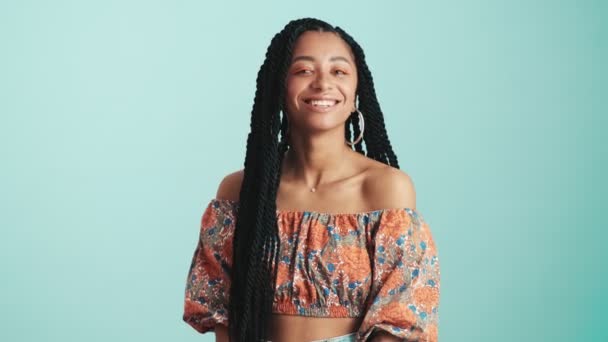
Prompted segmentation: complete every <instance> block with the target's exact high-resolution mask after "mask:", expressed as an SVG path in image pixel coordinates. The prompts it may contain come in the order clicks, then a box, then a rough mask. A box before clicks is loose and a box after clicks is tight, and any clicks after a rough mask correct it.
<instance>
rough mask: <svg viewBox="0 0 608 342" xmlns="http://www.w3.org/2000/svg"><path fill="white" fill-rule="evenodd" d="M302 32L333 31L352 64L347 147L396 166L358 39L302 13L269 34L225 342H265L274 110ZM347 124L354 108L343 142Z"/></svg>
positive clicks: (278, 154) (273, 234)
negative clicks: (354, 79)
mask: <svg viewBox="0 0 608 342" xmlns="http://www.w3.org/2000/svg"><path fill="white" fill-rule="evenodd" d="M305 31H322V32H334V33H337V34H338V35H339V36H340V37H341V38H342V39H343V40H344V41H345V42H346V43H347V44H348V45H349V46H350V47H351V49H352V51H353V54H354V56H355V63H356V66H357V75H358V83H357V89H356V94H357V95H358V97H359V107H358V108H359V110H360V111H361V112H362V113H363V115H364V116H365V131H364V135H363V139H361V141H359V142H358V143H357V144H355V146H354V147H355V150H356V151H357V152H359V153H361V154H364V155H366V156H368V157H370V158H372V159H374V160H377V161H380V162H382V163H385V164H387V165H391V166H393V167H395V168H399V165H398V162H397V157H396V156H395V153H394V152H393V149H392V147H391V144H390V142H389V139H388V136H387V133H386V128H385V126H384V119H383V115H382V111H381V110H380V105H379V104H378V100H377V98H376V92H375V90H374V83H373V79H372V74H371V73H370V71H369V69H368V67H367V64H366V63H365V55H364V53H363V50H362V49H361V47H360V46H359V44H357V42H355V40H354V39H353V38H352V37H351V36H350V35H348V34H347V33H346V32H344V31H343V30H342V29H340V28H339V27H333V26H331V25H330V24H328V23H326V22H324V21H321V20H318V19H313V18H303V19H298V20H293V21H291V22H289V23H288V24H287V25H286V26H285V27H284V28H283V30H282V31H281V32H279V33H277V34H276V35H275V36H274V37H273V38H272V41H271V42H270V46H269V47H268V50H267V51H266V58H265V60H264V63H263V64H262V66H261V67H260V70H259V72H258V74H257V80H256V82H257V89H256V92H255V99H254V103H253V109H252V112H251V131H250V133H249V135H248V137H247V152H246V156H245V165H244V166H245V167H244V178H243V183H242V185H241V189H240V197H239V210H238V214H237V219H236V228H235V233H234V240H233V259H232V260H233V267H232V273H231V287H230V303H229V333H230V340H231V341H238V342H244V341H255V342H259V341H266V340H267V335H268V332H269V329H270V319H271V315H272V304H273V299H274V290H275V286H276V274H277V267H278V255H279V248H280V239H279V234H278V226H277V217H276V196H277V189H278V186H279V180H280V175H281V165H282V161H283V157H284V155H285V152H286V151H287V149H288V148H289V141H288V140H289V139H288V130H287V128H288V122H287V116H286V115H285V114H284V113H282V112H283V110H284V108H285V102H284V101H285V91H286V84H285V81H286V74H287V70H288V68H289V66H290V64H291V58H292V50H293V48H294V44H295V42H296V40H297V38H298V37H299V36H300V35H301V34H302V33H303V32H305ZM281 114H282V115H281ZM350 124H352V125H353V127H354V135H355V136H358V135H359V134H360V132H361V129H360V127H359V125H358V113H357V112H356V111H355V112H352V113H351V115H350V116H349V118H348V119H347V120H346V122H345V139H347V140H352V138H351V130H350ZM279 133H280V139H279ZM363 142H365V147H366V150H367V151H366V152H364V150H363Z"/></svg>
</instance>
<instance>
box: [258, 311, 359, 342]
mask: <svg viewBox="0 0 608 342" xmlns="http://www.w3.org/2000/svg"><path fill="white" fill-rule="evenodd" d="M272 323H273V324H272V330H271V331H270V340H271V341H272V342H288V341H289V342H291V341H302V342H304V341H313V340H321V339H325V338H330V337H335V336H341V335H346V334H350V333H352V332H355V331H357V330H358V329H359V325H360V323H361V318H356V317H355V318H349V317H347V318H327V317H307V316H296V315H283V314H273V315H272Z"/></svg>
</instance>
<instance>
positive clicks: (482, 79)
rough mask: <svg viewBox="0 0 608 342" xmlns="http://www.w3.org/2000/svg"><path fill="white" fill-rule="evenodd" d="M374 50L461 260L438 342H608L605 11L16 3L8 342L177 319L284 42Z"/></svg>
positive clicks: (149, 335) (410, 165) (1, 189)
mask: <svg viewBox="0 0 608 342" xmlns="http://www.w3.org/2000/svg"><path fill="white" fill-rule="evenodd" d="M305 16H314V17H318V18H320V19H324V20H327V21H329V22H330V23H332V24H335V25H338V26H340V27H342V28H344V29H345V30H346V31H347V32H349V33H350V34H351V35H353V36H354V37H355V39H356V40H358V42H359V43H360V44H361V45H362V46H363V48H364V50H365V52H366V55H367V60H368V63H369V66H370V69H371V71H372V73H373V75H374V80H375V82H376V90H377V93H378V96H379V100H380V103H381V105H382V108H383V111H384V114H385V119H386V125H387V129H388V132H389V137H390V139H391V141H392V143H393V146H394V149H395V151H396V153H397V155H398V157H399V161H400V164H401V168H402V169H403V170H404V171H405V172H407V173H408V174H410V176H411V177H412V179H413V180H414V183H415V185H416V189H417V194H418V197H417V203H418V209H419V211H420V212H421V213H423V215H424V217H425V219H426V220H427V221H428V222H429V224H430V226H431V227H432V230H433V234H434V237H435V240H436V243H437V247H438V251H439V257H440V262H441V267H442V269H441V272H442V283H441V288H442V292H441V305H440V312H441V318H440V329H439V333H440V341H446V342H447V341H450V342H451V341H607V340H608V331H607V330H605V329H604V327H603V325H604V323H605V322H606V317H608V315H607V314H606V313H605V312H604V308H606V306H607V305H608V296H607V295H606V294H605V293H604V292H605V290H606V289H607V288H608V286H607V279H608V276H607V274H606V270H607V269H608V267H607V266H608V265H607V264H608V262H607V261H608V253H607V252H606V248H605V244H606V238H607V237H608V234H607V233H606V228H607V227H608V225H607V224H606V223H607V222H606V218H605V217H606V211H607V209H608V208H607V207H606V204H605V203H606V190H608V186H607V182H606V181H605V180H604V176H602V175H606V174H607V173H608V170H607V169H608V167H607V165H608V160H607V156H608V153H607V152H608V151H607V148H606V146H607V145H608V144H607V141H606V140H607V139H606V134H605V131H606V128H608V127H607V126H608V125H607V119H606V114H607V113H608V111H607V110H606V109H607V108H606V102H605V101H606V95H608V94H607V93H606V90H607V82H606V81H607V79H608V78H607V76H608V75H607V68H606V60H608V56H607V53H606V52H607V47H606V42H607V41H608V40H607V37H606V33H607V32H606V31H607V25H606V18H608V8H607V5H606V2H604V1H520V0H516V1H500V2H499V1H460V2H452V1H450V2H448V1H444V2H438V1H432V2H429V1H377V2H375V3H372V2H346V1H331V2H327V1H306V2H283V1H282V2H279V1H275V2H270V1H264V2H262V1H260V2H256V3H253V2H245V1H242V2H234V1H226V2H202V1H108V0H106V1H3V2H1V3H0V42H1V47H0V48H1V53H0V113H1V116H0V118H1V119H0V157H1V160H2V164H1V165H2V167H1V168H0V176H1V177H0V199H1V206H0V225H1V233H0V234H1V235H0V267H1V268H0V271H1V274H2V281H1V282H0V315H1V317H0V322H1V323H0V340H2V341H148V342H152V341H213V340H214V336H213V334H212V333H209V334H205V335H200V334H198V333H196V332H195V331H194V330H193V329H192V328H190V327H189V326H187V325H186V324H185V323H183V322H182V321H181V314H182V308H183V302H182V300H183V289H184V286H185V279H186V273H187V269H188V267H189V264H190V259H191V257H192V253H193V251H194V248H195V246H196V242H197V237H198V236H197V234H198V228H199V227H198V225H199V223H200V217H201V215H202V213H203V210H204V208H205V206H206V205H207V203H208V201H209V200H210V199H211V198H212V197H214V195H215V192H216V189H217V185H218V184H219V181H220V180H221V179H222V177H223V176H224V175H225V174H227V173H229V172H232V171H235V170H237V169H240V168H242V166H243V161H244V153H245V143H246V136H247V133H248V131H249V116H250V111H251V107H252V104H253V96H254V92H255V78H256V74H257V71H258V68H259V66H260V65H261V63H262V61H263V57H264V53H265V51H266V48H267V46H268V44H269V43H270V39H271V38H272V36H273V35H274V34H275V33H276V32H278V31H280V30H281V29H282V27H283V26H284V25H285V24H286V23H287V22H288V21H289V20H291V19H295V18H299V17H305Z"/></svg>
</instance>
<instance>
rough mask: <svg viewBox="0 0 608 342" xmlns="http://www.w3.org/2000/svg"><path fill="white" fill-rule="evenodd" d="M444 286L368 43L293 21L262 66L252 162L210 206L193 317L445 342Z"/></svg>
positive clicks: (244, 334)
mask: <svg viewBox="0 0 608 342" xmlns="http://www.w3.org/2000/svg"><path fill="white" fill-rule="evenodd" d="M365 123H367V124H366V125H365ZM351 125H352V126H353V132H354V135H355V138H354V139H353V137H352V136H351V129H350V126H351ZM366 127H367V128H366ZM363 143H365V151H364V149H363ZM439 284H440V274H439V260H438V255H437V249H436V246H435V243H434V239H433V236H432V233H431V230H430V227H429V226H428V224H427V223H426V221H425V220H424V218H423V216H422V214H421V213H419V212H418V211H417V209H416V195H415V189H414V185H413V182H412V180H411V179H410V177H409V176H408V175H407V174H406V173H405V172H403V171H401V170H400V169H399V165H398V162H397V157H396V156H395V154H394V152H393V149H392V147H391V144H390V141H389V139H388V134H387V132H386V128H385V125H384V118H383V114H382V111H381V108H380V105H379V104H378V101H377V99H376V94H375V90H374V84H373V80H372V75H371V73H370V71H369V69H368V67H367V64H366V62H365V56H364V54H363V50H362V49H361V47H360V46H359V45H358V44H357V43H356V42H355V40H354V39H353V38H352V37H351V36H350V35H348V34H347V33H346V32H344V31H343V30H342V29H340V28H339V27H333V26H331V25H329V24H328V23H326V22H323V21H320V20H317V19H312V18H305V19H299V20H294V21H292V22H290V23H289V24H287V26H285V28H284V29H283V30H282V31H281V32H279V33H278V34H277V35H276V36H275V37H274V38H273V39H272V42H271V44H270V46H269V47H268V50H267V53H266V60H265V61H264V64H263V65H262V66H261V68H260V71H259V73H258V78H257V91H256V95H255V100H254V106H253V111H252V115H251V132H250V133H249V136H248V139H247V153H246V158H245V168H244V169H243V170H238V171H236V172H233V173H231V174H229V175H227V176H226V177H225V178H224V179H223V180H222V182H221V183H220V185H219V187H218V191H217V194H216V196H215V198H213V199H211V200H210V201H209V204H208V206H207V208H206V210H205V211H204V213H203V215H202V218H201V224H200V239H199V241H198V244H197V247H196V249H195V252H194V255H193V258H192V263H191V265H190V270H189V273H188V277H187V284H186V291H185V303H184V314H183V318H184V320H185V321H186V322H187V323H188V324H190V325H191V326H192V327H193V328H194V329H196V330H197V331H198V332H200V333H205V332H207V331H211V330H213V331H215V333H216V338H217V340H218V341H228V340H230V341H256V342H259V341H273V342H284V341H285V342H287V341H289V342H292V341H296V342H298V341H332V342H346V341H402V340H407V341H414V340H415V341H437V336H438V319H439V311H438V308H439Z"/></svg>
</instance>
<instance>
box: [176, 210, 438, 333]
mask: <svg viewBox="0 0 608 342" xmlns="http://www.w3.org/2000/svg"><path fill="white" fill-rule="evenodd" d="M238 206H239V203H238V202H234V201H230V200H224V199H212V200H211V201H210V202H209V204H208V205H207V208H206V209H205V211H204V213H203V217H202V218H201V229H200V238H199V242H198V244H197V247H196V249H195V251H194V256H193V258H192V262H191V264H190V270H189V272H188V277H187V282H186V290H185V303H184V314H183V319H184V320H185V321H186V322H187V323H188V324H190V325H191V326H192V327H193V328H195V329H196V330H197V331H199V332H200V333H205V332H207V331H209V330H213V328H214V327H215V325H216V324H223V325H226V326H227V325H228V311H227V310H228V301H229V298H228V295H229V290H230V277H229V275H230V269H231V266H232V261H231V257H232V236H233V234H234V228H235V222H236V218H237V212H238ZM277 222H278V225H279V237H280V239H281V248H280V250H279V259H278V262H279V265H278V274H277V283H276V289H275V298H274V303H273V312H274V313H279V314H291V315H301V316H315V317H363V320H362V323H361V326H360V327H359V330H358V332H357V340H358V341H367V340H368V339H369V337H370V336H371V335H372V334H374V333H375V332H377V331H378V330H382V331H385V332H388V333H390V334H392V335H394V336H396V337H399V338H401V339H404V340H406V341H413V340H416V341H429V342H431V341H437V335H438V334H437V332H438V321H439V311H438V309H439V282H440V274H439V259H438V255H437V249H436V246H435V243H434V241H433V236H432V233H431V230H430V228H429V226H428V224H427V223H426V221H425V220H424V219H423V217H422V215H421V214H420V213H418V212H417V211H416V210H415V209H411V208H392V209H379V210H374V211H369V212H361V213H346V214H332V213H320V212H312V211H279V210H277Z"/></svg>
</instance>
